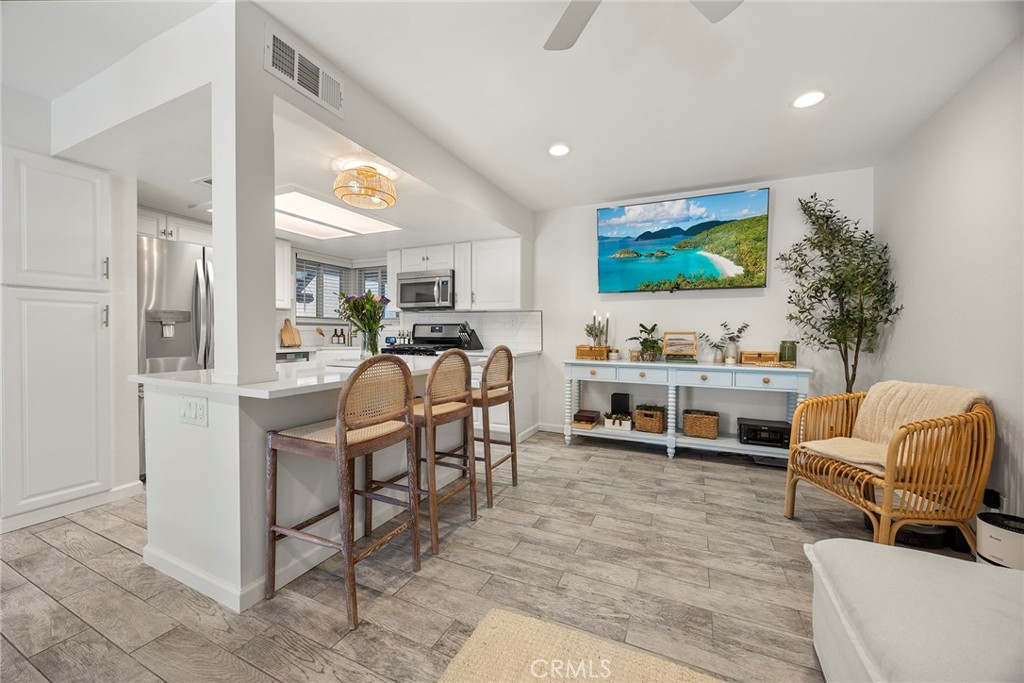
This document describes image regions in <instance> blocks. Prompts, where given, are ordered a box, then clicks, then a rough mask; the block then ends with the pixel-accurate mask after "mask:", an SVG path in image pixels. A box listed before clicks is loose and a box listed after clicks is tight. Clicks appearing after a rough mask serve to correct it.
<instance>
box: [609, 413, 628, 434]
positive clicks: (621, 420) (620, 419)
mask: <svg viewBox="0 0 1024 683" xmlns="http://www.w3.org/2000/svg"><path fill="white" fill-rule="evenodd" d="M604 426H605V428H606V429H618V430H621V431H623V432H628V431H630V430H632V429H633V418H632V417H630V416H629V415H624V414H622V413H605V414H604Z"/></svg>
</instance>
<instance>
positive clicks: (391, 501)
mask: <svg viewBox="0 0 1024 683" xmlns="http://www.w3.org/2000/svg"><path fill="white" fill-rule="evenodd" d="M403 490H405V489H403ZM352 493H354V494H356V495H357V496H362V497H363V498H369V499H370V500H375V501H377V502H379V503H387V504H388V505H395V506H398V507H400V508H404V507H407V506H408V505H409V503H408V502H407V501H404V500H398V499H397V498H392V497H390V496H382V495H380V494H379V493H370V492H369V491H360V490H359V489H355V490H353V491H352Z"/></svg>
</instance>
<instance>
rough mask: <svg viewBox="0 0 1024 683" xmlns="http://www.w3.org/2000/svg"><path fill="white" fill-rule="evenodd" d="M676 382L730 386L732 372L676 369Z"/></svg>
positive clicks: (694, 384) (707, 385)
mask: <svg viewBox="0 0 1024 683" xmlns="http://www.w3.org/2000/svg"><path fill="white" fill-rule="evenodd" d="M676 384H688V385H690V386H694V387H731V386H732V373H731V372H728V371H723V372H713V371H712V372H707V371H705V370H676Z"/></svg>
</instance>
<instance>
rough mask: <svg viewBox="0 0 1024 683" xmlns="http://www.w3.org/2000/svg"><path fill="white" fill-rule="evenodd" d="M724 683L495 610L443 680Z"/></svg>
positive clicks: (626, 647)
mask: <svg viewBox="0 0 1024 683" xmlns="http://www.w3.org/2000/svg"><path fill="white" fill-rule="evenodd" d="M538 681H544V683H562V682H563V681H575V682H577V683H583V682H588V683H591V682H601V683H718V679H716V678H713V677H711V676H708V675H706V674H703V673H698V672H696V671H693V670H691V669H687V668H686V667H684V666H680V665H679V664H676V663H675V662H671V661H669V660H667V659H663V658H661V657H658V656H657V655H652V654H650V653H648V652H644V651H643V650H638V649H636V648H634V647H631V646H629V645H625V644H623V643H617V642H615V641H612V640H608V639H606V638H601V637H599V636H594V635H591V634H589V633H584V632H583V631H577V630H576V629H572V628H569V627H567V626H561V625H558V624H552V623H550V622H547V621H542V620H540V619H534V618H533V617H527V616H524V615H522V614H517V613H515V612H509V611H506V610H501V609H492V610H490V611H489V612H488V613H487V614H486V615H485V616H484V618H483V620H482V621H481V622H480V624H479V625H478V626H477V627H476V630H475V631H473V635H471V636H470V637H469V640H467V641H466V644H465V645H463V646H462V649H461V650H459V653H458V654H457V655H455V658H454V659H452V661H451V662H450V663H449V664H448V668H447V669H446V670H445V672H444V675H442V676H441V679H440V682H439V683H538Z"/></svg>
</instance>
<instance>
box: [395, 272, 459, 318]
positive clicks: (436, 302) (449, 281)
mask: <svg viewBox="0 0 1024 683" xmlns="http://www.w3.org/2000/svg"><path fill="white" fill-rule="evenodd" d="M397 304H398V307H399V308H401V309H402V310H405V311H414V310H416V309H431V308H455V272H454V271H451V270H424V271H420V272H417V273H399V274H398V301H397Z"/></svg>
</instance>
